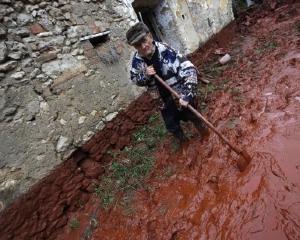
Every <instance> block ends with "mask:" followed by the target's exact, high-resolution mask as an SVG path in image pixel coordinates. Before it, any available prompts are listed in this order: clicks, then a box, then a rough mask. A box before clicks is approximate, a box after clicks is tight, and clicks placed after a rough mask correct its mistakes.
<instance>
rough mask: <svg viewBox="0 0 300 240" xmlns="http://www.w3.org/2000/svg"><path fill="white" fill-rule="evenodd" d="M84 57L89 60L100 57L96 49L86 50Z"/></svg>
mask: <svg viewBox="0 0 300 240" xmlns="http://www.w3.org/2000/svg"><path fill="white" fill-rule="evenodd" d="M84 55H85V56H86V57H87V58H97V57H98V54H97V52H96V50H95V49H90V50H86V51H85V52H84Z"/></svg>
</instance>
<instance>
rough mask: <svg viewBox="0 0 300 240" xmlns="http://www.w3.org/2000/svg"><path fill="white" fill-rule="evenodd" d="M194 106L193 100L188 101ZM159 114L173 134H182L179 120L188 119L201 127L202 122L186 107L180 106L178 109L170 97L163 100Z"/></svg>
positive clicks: (197, 126) (198, 127) (202, 126)
mask: <svg viewBox="0 0 300 240" xmlns="http://www.w3.org/2000/svg"><path fill="white" fill-rule="evenodd" d="M190 104H191V105H192V106H193V107H194V108H195V100H193V101H192V102H191V103H190ZM161 115H162V117H163V119H164V122H165V125H166V128H167V129H168V131H169V132H171V133H173V134H174V135H175V136H178V135H180V134H182V128H181V126H180V121H184V122H187V121H190V122H192V123H193V124H194V126H195V127H196V128H197V129H198V130H199V131H201V129H203V128H204V127H205V126H204V123H203V122H202V121H201V120H200V119H199V118H197V117H196V116H195V114H193V113H192V112H191V111H190V110H188V109H187V108H184V107H181V109H178V106H177V105H176V103H175V100H174V99H173V98H172V97H170V98H168V99H166V100H165V101H164V106H163V107H162V109H161Z"/></svg>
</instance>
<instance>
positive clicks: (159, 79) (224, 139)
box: [154, 74, 242, 154]
mask: <svg viewBox="0 0 300 240" xmlns="http://www.w3.org/2000/svg"><path fill="white" fill-rule="evenodd" d="M154 77H155V78H156V79H157V81H159V82H160V83H161V84H162V85H163V86H164V87H165V88H166V89H168V90H169V91H170V92H171V93H172V94H173V95H174V96H175V97H176V98H178V99H180V98H181V97H180V95H179V94H178V93H177V92H176V91H174V90H173V89H172V88H171V87H170V86H169V85H168V84H166V82H165V81H164V80H162V79H161V78H160V77H159V76H158V75H157V74H155V75H154ZM187 108H188V109H189V110H190V111H191V112H193V113H194V114H195V115H196V116H197V117H198V118H200V119H201V120H202V121H203V122H205V123H206V125H207V126H208V127H209V128H210V129H211V130H213V131H214V132H215V133H216V134H217V135H218V136H219V137H220V138H221V139H222V140H223V141H224V142H225V143H227V144H228V146H229V147H230V148H231V149H232V150H233V151H235V152H236V153H237V154H240V153H241V152H242V150H241V149H239V148H238V147H236V146H234V145H233V144H232V143H231V142H229V140H228V139H227V138H226V137H225V136H224V135H223V134H222V133H220V132H219V131H218V130H217V129H216V128H215V127H214V126H213V125H212V124H211V123H210V122H209V121H208V120H207V119H206V118H205V117H203V116H202V115H201V114H200V113H199V112H198V111H197V110H196V109H195V108H193V106H191V105H190V104H188V105H187Z"/></svg>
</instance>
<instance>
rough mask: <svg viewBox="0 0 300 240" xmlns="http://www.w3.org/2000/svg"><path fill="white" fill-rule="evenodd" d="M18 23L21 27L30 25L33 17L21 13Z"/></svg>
mask: <svg viewBox="0 0 300 240" xmlns="http://www.w3.org/2000/svg"><path fill="white" fill-rule="evenodd" d="M17 22H18V25H19V26H25V25H27V24H28V23H30V22H32V16H31V15H28V14H25V13H21V14H19V15H18V17H17Z"/></svg>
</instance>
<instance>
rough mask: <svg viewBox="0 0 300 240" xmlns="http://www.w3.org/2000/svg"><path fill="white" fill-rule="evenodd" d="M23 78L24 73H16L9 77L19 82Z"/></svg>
mask: <svg viewBox="0 0 300 240" xmlns="http://www.w3.org/2000/svg"><path fill="white" fill-rule="evenodd" d="M24 76H25V72H23V71H21V72H16V73H14V74H12V75H10V77H11V78H13V79H15V80H20V79H22V78H23V77H24Z"/></svg>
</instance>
